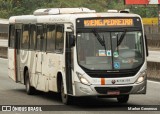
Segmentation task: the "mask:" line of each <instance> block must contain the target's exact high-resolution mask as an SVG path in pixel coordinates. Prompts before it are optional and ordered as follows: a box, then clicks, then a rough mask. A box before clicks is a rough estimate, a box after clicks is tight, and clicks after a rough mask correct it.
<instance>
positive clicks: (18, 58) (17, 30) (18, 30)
mask: <svg viewBox="0 0 160 114" xmlns="http://www.w3.org/2000/svg"><path fill="white" fill-rule="evenodd" d="M20 38H21V29H16V42H15V46H16V50H15V61H16V63H15V69H16V82H17V83H18V82H20V81H21V76H20Z"/></svg>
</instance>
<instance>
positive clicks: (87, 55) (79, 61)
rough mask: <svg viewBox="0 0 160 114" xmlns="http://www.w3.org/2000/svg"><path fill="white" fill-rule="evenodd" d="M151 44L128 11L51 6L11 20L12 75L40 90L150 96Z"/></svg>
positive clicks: (66, 96)
mask: <svg viewBox="0 0 160 114" xmlns="http://www.w3.org/2000/svg"><path fill="white" fill-rule="evenodd" d="M147 56H148V49H147V42H146V37H145V35H144V28H143V24H142V19H141V17H140V16H139V15H137V14H130V13H127V12H111V11H108V12H103V13H97V12H96V11H95V10H90V9H88V8H46V9H38V10H36V11H34V13H33V15H22V16H12V17H10V19H9V44H8V61H9V63H8V73H9V77H10V78H11V79H13V80H14V81H15V82H16V83H21V84H24V85H25V87H26V92H27V94H29V95H31V94H34V93H35V92H36V90H39V91H43V92H49V91H52V92H57V93H60V95H61V98H62V102H63V103H64V104H70V103H72V98H73V97H83V96H96V97H106V98H107V97H113V98H117V101H118V102H119V103H127V102H128V100H129V95H131V94H146V85H147V60H146V57H147Z"/></svg>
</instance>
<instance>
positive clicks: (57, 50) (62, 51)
mask: <svg viewBox="0 0 160 114" xmlns="http://www.w3.org/2000/svg"><path fill="white" fill-rule="evenodd" d="M57 26H61V27H62V33H63V49H62V50H60V49H57V48H56V47H57V46H56V45H57ZM64 27H65V25H64V24H56V37H55V52H56V53H61V54H63V53H64V48H65V47H64V43H65V41H64V39H65V38H64V37H65V34H64V33H65V30H64V29H65V28H64Z"/></svg>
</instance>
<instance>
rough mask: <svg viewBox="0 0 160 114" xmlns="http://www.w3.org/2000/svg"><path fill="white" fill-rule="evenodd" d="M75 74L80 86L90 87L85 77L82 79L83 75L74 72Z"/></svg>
mask: <svg viewBox="0 0 160 114" xmlns="http://www.w3.org/2000/svg"><path fill="white" fill-rule="evenodd" d="M76 74H77V76H78V78H79V80H80V82H81V83H82V84H85V85H90V83H89V81H88V80H87V79H86V78H85V77H83V75H82V74H81V73H79V72H76Z"/></svg>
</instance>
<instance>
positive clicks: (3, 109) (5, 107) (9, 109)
mask: <svg viewBox="0 0 160 114" xmlns="http://www.w3.org/2000/svg"><path fill="white" fill-rule="evenodd" d="M2 111H12V108H11V106H2Z"/></svg>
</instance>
